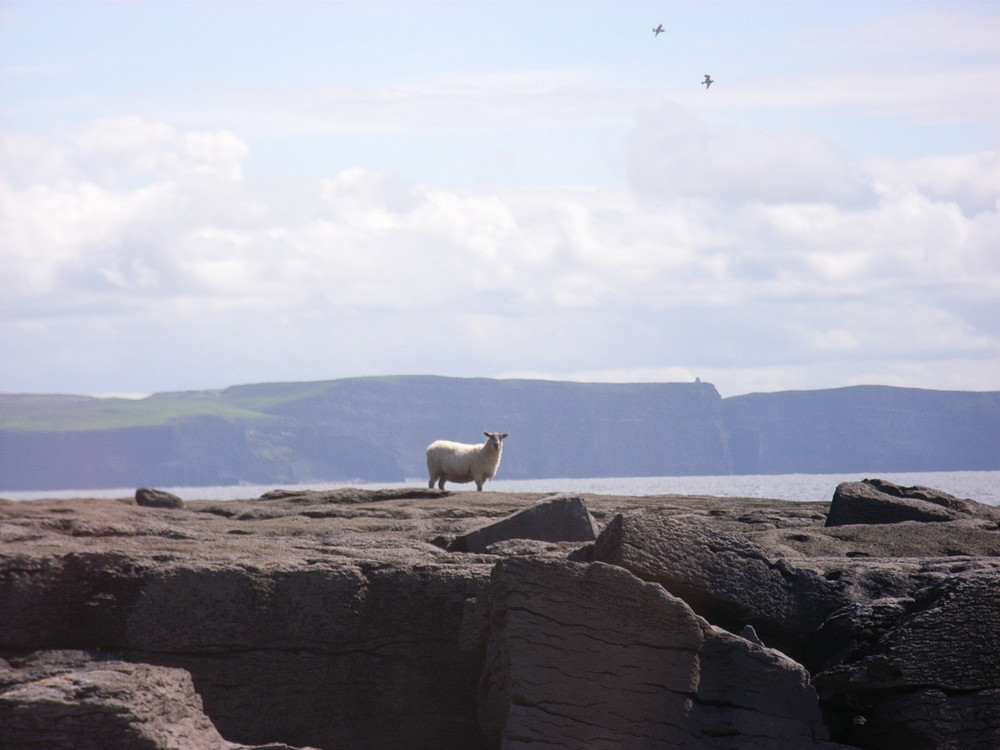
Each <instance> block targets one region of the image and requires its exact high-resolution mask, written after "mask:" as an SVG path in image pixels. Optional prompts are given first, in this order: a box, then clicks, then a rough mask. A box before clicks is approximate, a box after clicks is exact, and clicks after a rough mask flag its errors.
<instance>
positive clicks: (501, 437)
mask: <svg viewBox="0 0 1000 750" xmlns="http://www.w3.org/2000/svg"><path fill="white" fill-rule="evenodd" d="M505 437H507V433H506V432H505V433H504V434H503V435H501V436H500V439H501V440H503V439H504V438H505Z"/></svg>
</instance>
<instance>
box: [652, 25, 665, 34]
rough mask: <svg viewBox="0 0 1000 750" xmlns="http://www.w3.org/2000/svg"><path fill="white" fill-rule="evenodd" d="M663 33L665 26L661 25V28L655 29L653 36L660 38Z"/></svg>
mask: <svg viewBox="0 0 1000 750" xmlns="http://www.w3.org/2000/svg"><path fill="white" fill-rule="evenodd" d="M662 31H663V24H662V23H661V24H660V25H659V26H657V27H656V28H655V29H653V36H659V35H660V33H661V32H662Z"/></svg>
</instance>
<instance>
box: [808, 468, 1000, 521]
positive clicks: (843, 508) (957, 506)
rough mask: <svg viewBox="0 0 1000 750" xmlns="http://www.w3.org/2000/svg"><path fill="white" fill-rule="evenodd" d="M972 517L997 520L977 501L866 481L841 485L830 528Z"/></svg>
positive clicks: (992, 513) (924, 489) (991, 511)
mask: <svg viewBox="0 0 1000 750" xmlns="http://www.w3.org/2000/svg"><path fill="white" fill-rule="evenodd" d="M972 516H977V517H983V518H991V519H992V518H996V515H995V511H994V509H993V508H991V507H990V506H987V505H983V504H982V503H977V502H975V501H974V500H966V499H961V498H957V497H955V496H953V495H949V494H948V493H947V492H942V491H940V490H935V489H931V488H929V487H919V486H918V487H902V486H900V485H898V484H893V483H892V482H887V481H885V480H883V479H865V480H863V481H861V482H843V483H841V484H840V485H838V486H837V489H836V491H835V492H834V494H833V502H832V503H831V504H830V514H829V516H828V517H827V520H826V525H827V526H846V525H849V524H883V523H900V522H902V521H954V520H957V519H960V518H963V517H972Z"/></svg>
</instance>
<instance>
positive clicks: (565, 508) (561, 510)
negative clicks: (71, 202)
mask: <svg viewBox="0 0 1000 750" xmlns="http://www.w3.org/2000/svg"><path fill="white" fill-rule="evenodd" d="M598 531H599V529H598V526H597V522H596V521H595V520H594V517H593V516H592V515H590V513H589V512H588V511H587V506H586V505H585V504H584V502H583V498H580V497H576V496H572V495H556V496H555V497H551V498H547V499H545V500H541V501H540V502H538V503H536V504H535V505H532V506H531V507H529V508H525V509H524V510H522V511H520V512H519V513H515V514H514V515H512V516H510V517H509V518H505V519H503V520H502V521H497V522H496V523H491V524H488V525H486V526H482V527H480V528H478V529H475V530H473V531H470V532H468V533H466V534H463V535H462V536H460V537H458V538H457V539H455V540H454V541H452V543H451V544H449V545H448V549H449V550H450V551H452V552H485V551H486V549H487V548H488V547H489V546H490V545H491V544H495V543H496V542H502V541H507V540H509V539H535V540H538V541H541V542H591V541H593V540H594V539H595V538H596V537H597V534H598Z"/></svg>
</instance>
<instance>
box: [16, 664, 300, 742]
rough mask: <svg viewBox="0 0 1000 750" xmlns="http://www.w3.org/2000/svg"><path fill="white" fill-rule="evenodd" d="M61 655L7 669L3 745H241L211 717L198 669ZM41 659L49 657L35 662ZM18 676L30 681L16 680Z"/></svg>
mask: <svg viewBox="0 0 1000 750" xmlns="http://www.w3.org/2000/svg"><path fill="white" fill-rule="evenodd" d="M36 656H40V657H41V658H40V659H34V657H36ZM58 657H59V655H58V654H41V655H32V656H31V657H29V658H28V659H27V660H26V661H27V664H26V667H27V668H26V669H24V670H13V669H9V668H8V669H6V670H4V672H5V674H4V678H5V679H4V680H3V682H4V683H6V684H4V685H3V687H2V688H0V690H2V692H0V746H2V747H4V748H9V750H19V749H20V748H25V749H27V748H37V747H46V748H74V750H134V749H135V748H146V749H148V750H182V749H183V750H240V748H241V746H238V745H236V744H234V743H231V742H227V741H226V740H224V739H223V738H222V736H221V735H220V734H219V732H218V731H217V730H216V728H215V727H214V726H213V725H212V722H211V721H210V720H209V719H208V717H207V716H205V714H204V712H203V711H202V703H201V698H200V697H199V696H198V694H197V693H196V692H195V689H194V684H193V683H192V681H191V675H190V674H188V673H187V672H186V671H184V670H183V669H168V668H165V667H155V666H151V665H149V664H135V663H129V662H124V661H120V660H116V659H107V658H102V657H101V656H100V655H94V656H92V655H86V654H82V653H79V652H78V653H71V654H66V655H65V656H63V657H62V658H63V659H65V661H66V663H67V667H63V668H60V667H59V666H58V663H59V658H58ZM33 659H34V660H35V661H42V662H46V661H47V662H48V663H47V664H45V663H42V664H38V663H34V664H33V663H32V661H33ZM69 664H72V667H68V665H69ZM18 676H20V677H21V678H22V681H20V682H16V681H14V680H15V679H16V678H17V677H18ZM272 747H273V746H272ZM284 747H288V746H284ZM246 750H249V748H247V749H246ZM261 750H263V749H261Z"/></svg>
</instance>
